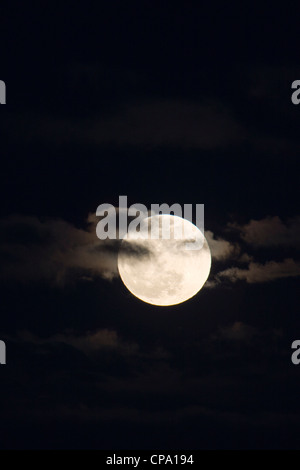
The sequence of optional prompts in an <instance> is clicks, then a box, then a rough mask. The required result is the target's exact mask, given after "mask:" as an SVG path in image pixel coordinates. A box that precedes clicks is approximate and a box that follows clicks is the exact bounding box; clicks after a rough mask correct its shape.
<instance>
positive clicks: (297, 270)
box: [217, 258, 300, 284]
mask: <svg viewBox="0 0 300 470" xmlns="http://www.w3.org/2000/svg"><path fill="white" fill-rule="evenodd" d="M299 275H300V263H299V262H296V261H295V260H293V259H291V258H287V259H285V260H284V261H279V262H277V261H268V262H266V263H265V264H260V263H255V262H250V264H249V266H248V268H247V269H241V268H238V267H231V268H228V269H225V270H224V271H221V272H219V273H218V274H217V279H219V280H221V279H228V280H230V281H231V282H236V281H238V280H245V281H246V282H247V283H248V284H255V283H263V282H270V281H275V280H277V279H283V278H287V277H296V276H299Z"/></svg>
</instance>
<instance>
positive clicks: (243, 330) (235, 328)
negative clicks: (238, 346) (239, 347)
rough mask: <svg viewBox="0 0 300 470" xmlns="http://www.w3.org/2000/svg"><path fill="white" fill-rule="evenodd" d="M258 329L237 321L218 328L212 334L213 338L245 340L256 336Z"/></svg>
mask: <svg viewBox="0 0 300 470" xmlns="http://www.w3.org/2000/svg"><path fill="white" fill-rule="evenodd" d="M257 334H258V331H257V330H256V328H254V327H253V326H250V325H247V324H245V323H243V322H240V321H237V322H234V323H233V324H232V325H230V326H226V327H222V328H219V331H218V332H217V334H215V335H214V336H213V339H215V340H220V339H223V340H233V341H246V340H250V339H251V338H253V336H256V335H257Z"/></svg>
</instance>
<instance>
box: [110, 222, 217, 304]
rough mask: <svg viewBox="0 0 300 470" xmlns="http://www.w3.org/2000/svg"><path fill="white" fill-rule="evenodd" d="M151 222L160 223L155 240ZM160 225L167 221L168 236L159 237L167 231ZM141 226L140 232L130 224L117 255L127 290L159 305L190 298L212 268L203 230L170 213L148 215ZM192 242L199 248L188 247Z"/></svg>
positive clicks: (202, 283) (175, 302)
mask: <svg viewBox="0 0 300 470" xmlns="http://www.w3.org/2000/svg"><path fill="white" fill-rule="evenodd" d="M153 224H160V225H159V226H160V228H159V238H158V239H151V238H150V230H151V226H153ZM162 224H170V228H171V230H170V235H171V236H169V237H168V238H169V239H163V237H162V233H166V232H162V227H164V225H162ZM156 226H157V225H156ZM166 226H167V225H165V227H166ZM140 227H141V229H140V232H136V231H135V230H130V227H129V231H128V233H127V235H126V236H125V238H124V239H123V241H122V244H121V249H120V252H119V254H118V269H119V273H120V276H121V279H122V281H123V282H124V284H125V286H126V287H127V289H128V290H129V291H130V292H131V293H132V294H133V295H135V296H136V297H138V298H139V299H141V300H143V301H144V302H147V303H149V304H152V305H160V306H168V305H175V304H179V303H181V302H184V301H186V300H188V299H190V298H191V297H193V296H194V295H195V294H196V293H197V292H199V290H200V289H201V288H202V287H203V285H204V284H205V282H206V280H207V278H208V275H209V272H210V267H211V253H210V249H209V246H208V243H207V241H206V239H205V237H204V235H203V234H202V232H201V231H200V230H199V229H198V228H197V227H196V226H195V225H194V224H192V223H191V222H189V221H188V220H186V219H182V218H181V217H177V216H173V215H169V214H162V215H155V216H152V217H147V218H145V219H144V220H143V222H142V223H141V225H140ZM178 228H180V230H181V232H180V233H181V234H182V235H180V238H179V237H178V233H179V232H178V231H177V232H176V230H178ZM188 242H189V245H187V243H188ZM192 243H195V246H197V245H196V244H198V246H201V248H200V249H188V248H187V246H189V247H191V246H192Z"/></svg>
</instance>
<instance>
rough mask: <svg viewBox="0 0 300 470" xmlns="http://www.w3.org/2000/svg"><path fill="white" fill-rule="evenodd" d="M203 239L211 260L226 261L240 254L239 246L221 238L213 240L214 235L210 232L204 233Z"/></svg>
mask: <svg viewBox="0 0 300 470" xmlns="http://www.w3.org/2000/svg"><path fill="white" fill-rule="evenodd" d="M205 238H206V240H207V243H208V245H209V248H210V251H211V255H212V258H214V259H216V260H226V259H228V258H231V257H233V256H235V255H238V254H239V252H240V249H239V246H238V245H237V244H233V243H231V242H229V241H227V240H224V239H223V238H220V237H218V238H215V235H214V234H213V232H211V231H210V230H206V231H205Z"/></svg>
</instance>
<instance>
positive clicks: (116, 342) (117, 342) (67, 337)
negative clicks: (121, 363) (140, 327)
mask: <svg viewBox="0 0 300 470" xmlns="http://www.w3.org/2000/svg"><path fill="white" fill-rule="evenodd" d="M18 338H20V339H21V340H23V341H26V342H30V343H34V344H52V343H64V344H68V345H70V346H73V347H74V348H76V349H79V350H80V351H82V352H84V353H85V354H88V355H89V354H93V353H96V352H97V351H101V350H103V349H109V350H118V351H119V352H120V353H122V354H123V355H124V354H125V355H128V354H129V355H131V354H134V353H137V351H138V349H139V347H138V345H137V344H135V343H128V342H125V341H122V340H121V339H120V337H119V336H118V333H117V332H116V331H115V330H110V329H107V328H104V329H100V330H97V331H95V332H86V333H85V334H84V335H76V334H74V333H73V332H65V333H58V334H55V335H53V336H51V337H49V338H47V339H45V338H43V339H42V338H39V337H37V336H36V335H34V334H33V333H31V332H30V331H20V332H19V333H18Z"/></svg>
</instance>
